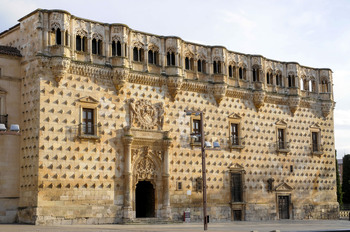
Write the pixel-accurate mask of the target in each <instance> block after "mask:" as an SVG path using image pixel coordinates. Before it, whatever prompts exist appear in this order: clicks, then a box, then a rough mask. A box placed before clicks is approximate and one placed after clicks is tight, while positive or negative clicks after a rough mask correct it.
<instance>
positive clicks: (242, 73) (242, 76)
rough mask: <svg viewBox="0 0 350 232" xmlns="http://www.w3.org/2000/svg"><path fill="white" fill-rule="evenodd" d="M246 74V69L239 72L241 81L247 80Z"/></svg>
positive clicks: (240, 69)
mask: <svg viewBox="0 0 350 232" xmlns="http://www.w3.org/2000/svg"><path fill="white" fill-rule="evenodd" d="M245 73H246V69H245V68H242V67H240V68H239V70H238V74H239V79H240V80H243V79H245Z"/></svg>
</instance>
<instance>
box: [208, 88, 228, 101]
mask: <svg viewBox="0 0 350 232" xmlns="http://www.w3.org/2000/svg"><path fill="white" fill-rule="evenodd" d="M226 90H227V84H215V85H214V86H212V87H211V92H212V94H213V96H214V98H215V101H216V103H217V104H218V105H220V102H221V101H222V99H223V98H224V97H225V95H226Z"/></svg>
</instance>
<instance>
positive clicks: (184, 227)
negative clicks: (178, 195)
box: [0, 220, 350, 232]
mask: <svg viewBox="0 0 350 232" xmlns="http://www.w3.org/2000/svg"><path fill="white" fill-rule="evenodd" d="M124 231H125V232H159V231H169V232H182V231H190V232H192V231H194V232H195V231H203V224H202V223H176V224H157V225H149V224H147V225H119V224H108V225H62V226H34V225H21V224H2V225H0V232H124ZM208 231H212V232H216V231H233V232H251V231H254V232H267V231H268V232H270V231H281V232H282V231H283V232H288V231H350V221H347V220H301V221H299V220H280V221H256V222H247V221H242V222H223V223H209V224H208Z"/></svg>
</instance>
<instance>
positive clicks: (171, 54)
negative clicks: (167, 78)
mask: <svg viewBox="0 0 350 232" xmlns="http://www.w3.org/2000/svg"><path fill="white" fill-rule="evenodd" d="M166 58H167V65H168V66H175V53H174V52H167V55H166Z"/></svg>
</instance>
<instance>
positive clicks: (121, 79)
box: [112, 69, 129, 93]
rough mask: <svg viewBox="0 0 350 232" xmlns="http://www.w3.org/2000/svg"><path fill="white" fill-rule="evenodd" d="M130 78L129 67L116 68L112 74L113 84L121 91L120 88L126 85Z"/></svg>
mask: <svg viewBox="0 0 350 232" xmlns="http://www.w3.org/2000/svg"><path fill="white" fill-rule="evenodd" d="M128 79H129V70H127V69H116V70H115V71H114V73H113V76H112V81H113V85H114V87H115V89H116V91H117V93H119V91H120V89H121V88H123V87H124V85H125V84H126V82H127V81H128Z"/></svg>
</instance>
